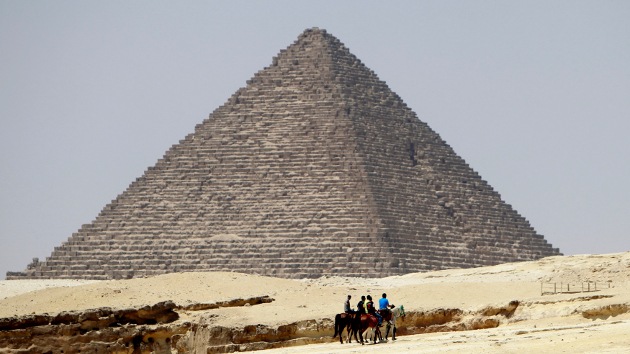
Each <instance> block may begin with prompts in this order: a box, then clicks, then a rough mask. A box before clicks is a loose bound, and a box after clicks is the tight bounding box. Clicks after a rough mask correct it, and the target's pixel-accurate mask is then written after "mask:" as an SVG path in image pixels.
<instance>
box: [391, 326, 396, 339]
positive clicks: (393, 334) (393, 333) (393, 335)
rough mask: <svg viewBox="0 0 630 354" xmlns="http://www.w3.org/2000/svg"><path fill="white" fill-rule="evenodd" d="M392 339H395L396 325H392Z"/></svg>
mask: <svg viewBox="0 0 630 354" xmlns="http://www.w3.org/2000/svg"><path fill="white" fill-rule="evenodd" d="M392 340H396V325H394V331H393V332H392Z"/></svg>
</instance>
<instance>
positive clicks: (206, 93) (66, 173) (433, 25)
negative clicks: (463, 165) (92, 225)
mask: <svg viewBox="0 0 630 354" xmlns="http://www.w3.org/2000/svg"><path fill="white" fill-rule="evenodd" d="M629 18H630V2H628V1H519V2H517V1H475V2H473V1H382V2H376V1H308V2H300V1H222V2H219V1H214V2H213V1H168V2H167V1H17V0H16V1H6V0H0V166H1V167H0V245H1V246H0V279H1V278H3V277H4V274H5V272H6V271H7V270H14V271H18V270H23V269H24V268H25V267H26V265H27V264H28V263H29V262H30V261H31V259H32V258H33V257H39V258H40V259H44V258H45V257H47V256H49V255H50V253H51V251H52V250H53V247H55V246H58V245H60V244H61V243H62V242H63V241H65V240H66V239H67V238H68V237H69V236H70V235H71V234H72V233H73V232H75V231H77V230H78V229H79V227H80V226H81V224H85V223H89V222H91V221H92V220H93V219H94V218H95V217H96V215H97V214H98V213H99V212H100V210H101V209H102V208H103V207H104V206H105V205H106V204H107V203H108V202H109V201H111V200H112V199H114V198H115V197H116V196H117V195H118V194H119V193H121V192H123V191H124V190H125V189H126V187H127V186H128V184H129V183H131V182H132V181H133V180H135V178H137V177H139V176H141V175H142V173H143V172H144V170H145V169H146V168H147V167H149V166H151V165H153V164H154V163H155V162H156V161H157V160H158V159H159V158H160V157H161V156H162V154H163V153H164V152H165V151H166V150H167V149H168V148H169V147H170V146H171V145H173V144H175V143H177V142H178V141H179V140H180V139H182V138H183V137H184V136H185V135H186V134H188V133H190V132H192V131H193V129H194V126H195V125H196V124H198V123H200V122H201V121H202V120H203V119H204V118H206V117H207V116H208V114H209V113H210V112H212V111H213V110H214V109H215V108H217V107H218V106H219V105H221V104H223V103H224V102H225V101H226V100H227V98H228V97H229V96H230V95H231V94H232V93H233V92H234V91H236V90H237V89H238V88H239V87H242V86H244V85H245V81H246V80H247V79H249V78H250V77H251V76H253V74H254V73H255V72H256V71H258V70H260V69H262V68H264V67H265V66H267V65H269V64H270V63H271V58H272V57H273V56H274V55H276V54H277V53H278V52H279V51H280V49H283V48H286V47H287V46H288V45H289V44H290V43H292V42H293V41H294V40H295V39H296V38H297V36H298V35H299V34H300V33H301V32H302V31H303V30H304V29H306V28H309V27H320V28H325V29H326V30H328V31H329V32H330V33H332V34H333V35H335V36H336V37H337V38H339V39H340V40H341V41H342V42H343V43H344V44H345V45H346V46H347V47H348V48H349V49H350V51H351V52H352V53H353V54H355V55H356V56H357V57H359V59H361V60H362V61H363V62H364V63H365V64H366V65H367V66H368V67H369V68H370V69H372V70H374V71H375V72H376V73H377V75H378V76H379V77H380V78H381V79H382V80H384V81H386V82H387V83H388V85H389V87H390V88H391V89H392V90H393V91H395V92H396V93H398V95H399V96H400V97H402V99H403V100H404V101H405V102H406V103H407V104H408V105H409V106H410V107H411V108H412V109H413V110H414V111H415V112H416V113H417V114H418V117H419V118H420V119H421V120H423V121H425V122H427V123H428V124H429V126H431V127H432V128H433V129H434V130H435V131H437V132H438V133H439V134H440V135H441V136H442V138H443V139H445V140H446V141H447V142H448V143H449V144H450V145H451V146H452V147H453V148H454V149H455V151H456V152H457V153H458V154H459V155H460V156H462V157H463V158H464V159H465V160H466V161H467V162H468V163H469V164H470V165H471V166H472V167H473V168H474V169H475V170H476V171H478V172H479V173H480V175H481V176H482V177H483V178H484V179H485V180H487V181H488V182H489V183H490V184H491V185H492V186H493V187H494V188H495V189H496V190H497V191H499V193H501V195H502V196H503V198H504V200H505V201H506V202H507V203H510V204H512V205H513V206H514V208H515V209H516V210H517V211H518V212H519V213H520V214H521V215H523V216H524V217H525V218H527V219H528V220H529V221H530V223H531V224H532V226H533V227H534V228H535V229H536V230H537V231H538V232H539V233H541V234H543V235H544V236H545V238H546V239H547V240H548V241H549V242H551V243H552V244H553V245H554V246H555V247H559V248H560V250H561V251H563V252H564V253H565V254H577V253H610V252H622V251H628V250H630V237H629V236H630V235H629V234H628V230H630V217H629V215H630V205H629V203H630V186H629V185H628V183H630V164H629V163H628V160H629V156H630V139H628V132H629V130H630V21H629V20H628V19H629Z"/></svg>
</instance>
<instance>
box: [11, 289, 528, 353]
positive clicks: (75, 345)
mask: <svg viewBox="0 0 630 354" xmlns="http://www.w3.org/2000/svg"><path fill="white" fill-rule="evenodd" d="M270 301H273V299H271V298H269V297H266V296H265V297H258V298H251V299H236V300H232V301H227V302H222V303H217V304H193V305H187V306H177V305H176V304H174V303H173V302H171V301H167V302H162V303H159V304H155V305H153V306H145V307H142V308H140V309H125V310H112V309H109V308H100V309H95V310H88V311H84V312H80V313H79V312H64V313H60V314H58V315H55V316H50V315H31V316H24V317H13V318H5V319H0V348H2V349H0V353H82V352H83V353H84V352H86V351H87V352H90V353H134V354H135V353H172V352H173V351H176V352H178V353H228V352H238V351H245V350H261V349H270V348H278V347H288V346H295V345H303V344H311V343H323V342H330V341H332V340H333V339H332V338H331V337H332V334H333V321H332V319H328V318H325V319H312V320H305V321H298V322H294V323H290V324H283V325H278V326H266V325H260V324H252V325H248V326H245V327H241V328H228V327H224V326H220V325H212V324H201V323H190V322H184V321H181V320H178V318H179V315H178V313H177V311H191V310H196V311H208V314H207V315H208V316H213V314H212V312H211V310H209V309H213V308H218V307H222V306H245V305H246V304H249V305H255V304H259V303H265V302H270ZM518 305H519V302H518V301H512V302H510V303H509V304H507V305H505V306H499V307H487V308H483V309H481V310H477V311H473V312H470V311H463V310H461V309H433V310H429V311H419V312H408V313H407V315H406V316H405V317H404V318H401V319H399V320H398V334H399V335H405V334H418V333H428V332H444V331H463V330H472V329H482V328H493V327H497V326H499V325H500V324H501V322H502V320H504V319H505V318H509V317H511V316H512V314H513V313H514V311H515V310H516V308H517V307H518Z"/></svg>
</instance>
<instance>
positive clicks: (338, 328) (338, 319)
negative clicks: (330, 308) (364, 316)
mask: <svg viewBox="0 0 630 354" xmlns="http://www.w3.org/2000/svg"><path fill="white" fill-rule="evenodd" d="M356 317H357V315H356V314H354V313H347V312H344V313H339V314H337V315H336V316H335V334H334V335H333V338H335V337H337V335H339V342H340V343H341V344H343V335H342V333H343V330H344V329H346V331H347V334H348V339H347V342H348V343H350V342H351V341H352V333H353V330H352V329H353V322H354V321H355V318H356ZM354 340H355V341H356V342H357V343H358V342H359V340H358V339H357V333H356V332H354Z"/></svg>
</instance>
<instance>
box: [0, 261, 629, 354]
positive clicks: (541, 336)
mask: <svg viewBox="0 0 630 354" xmlns="http://www.w3.org/2000/svg"><path fill="white" fill-rule="evenodd" d="M628 280H630V253H619V254H610V255H583V256H565V257H550V258H546V259H543V260H540V261H535V262H523V263H510V264H503V265H498V266H493V267H484V268H475V269H466V270H446V271H439V272H430V273H415V274H408V275H405V276H396V277H388V278H382V279H361V278H340V277H325V278H320V279H314V280H287V279H276V278H268V277H260V276H256V275H244V274H238V273H228V272H217V273H179V274H166V275H161V276H156V277H150V278H140V279H131V280H120V281H71V280H19V281H16V280H12V281H0V318H2V317H10V316H16V315H26V314H33V313H36V314H39V313H48V314H56V313H59V312H62V311H70V310H85V309H91V308H97V307H112V308H129V307H141V306H143V305H152V304H155V303H158V302H161V301H166V300H172V301H174V302H175V303H176V304H178V305H189V304H194V303H216V302H221V301H229V300H233V299H237V298H243V299H244V298H250V297H259V296H270V297H272V298H273V299H274V300H275V301H273V302H271V303H268V304H262V305H255V306H244V307H230V308H220V309H216V310H212V316H211V317H208V316H206V317H204V315H202V314H201V312H187V313H183V315H182V316H183V317H182V320H191V319H195V320H198V321H201V322H205V323H209V324H216V325H222V326H235V327H239V326H245V325H251V324H268V325H278V324H287V323H293V322H296V321H301V320H308V319H320V318H333V317H334V315H335V314H336V313H339V312H341V311H342V309H343V301H344V300H345V297H346V294H351V295H353V304H356V302H357V301H358V298H359V296H360V295H363V294H372V296H373V297H376V298H378V297H380V294H381V293H382V292H387V293H388V295H389V296H388V297H389V299H390V301H391V302H392V303H394V304H396V305H404V306H405V308H406V309H407V311H430V310H433V309H440V308H445V309H448V308H455V309H461V310H463V311H465V312H471V313H473V312H475V311H478V310H480V309H483V308H486V307H489V306H501V305H506V304H508V303H509V302H510V301H512V300H517V301H519V302H520V306H519V307H518V309H517V310H516V312H515V313H514V316H512V317H511V318H510V319H509V320H508V319H506V320H505V321H504V322H503V323H502V324H501V326H499V327H498V328H494V329H484V330H476V331H463V332H446V333H429V334H420V335H409V336H399V338H398V340H397V341H396V342H391V341H390V342H389V343H382V344H376V345H365V346H361V345H358V344H349V345H348V344H343V345H341V344H339V342H333V343H329V344H316V345H308V346H300V347H291V348H283V349H275V350H268V351H264V352H265V353H266V352H269V353H366V352H367V353H370V352H377V351H379V352H382V351H383V350H386V351H388V352H399V353H437V352H447V353H464V352H470V353H479V352H485V353H541V352H542V353H547V352H567V353H625V352H630V335H628V333H630V312H628V311H630V310H629V309H630V286H629V282H628ZM587 281H590V282H593V283H591V285H590V287H591V290H593V288H594V287H595V286H597V291H593V292H580V291H577V292H571V293H563V294H561V293H558V294H545V295H542V294H541V289H542V290H544V291H549V290H550V289H553V287H554V284H555V286H556V290H559V288H560V287H561V284H562V288H563V289H564V288H565V287H566V286H567V284H568V286H569V289H570V290H575V289H578V290H581V287H582V286H586V287H588V286H589V285H584V284H585V282H587ZM595 283H596V285H595ZM541 284H542V285H541ZM586 289H587V288H586ZM611 309H612V310H611ZM585 312H590V313H592V314H594V315H592V316H588V317H589V318H586V317H585V316H584V315H583V314H584V313H585ZM204 313H206V314H207V311H204Z"/></svg>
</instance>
